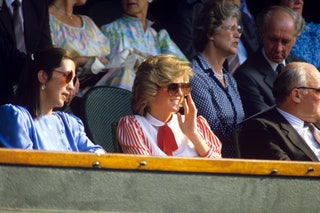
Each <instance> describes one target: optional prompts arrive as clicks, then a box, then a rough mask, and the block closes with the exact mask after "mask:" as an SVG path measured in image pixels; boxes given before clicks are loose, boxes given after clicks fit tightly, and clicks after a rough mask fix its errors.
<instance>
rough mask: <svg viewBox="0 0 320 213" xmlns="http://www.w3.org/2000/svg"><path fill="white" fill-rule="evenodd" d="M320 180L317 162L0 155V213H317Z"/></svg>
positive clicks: (33, 153) (17, 152) (29, 153)
mask: <svg viewBox="0 0 320 213" xmlns="http://www.w3.org/2000/svg"><path fill="white" fill-rule="evenodd" d="M319 177H320V164H319V163H314V162H284V161H261V160H244V159H218V160H210V159H203V158H177V157H148V156H137V155H126V154H104V155H96V154H90V153H74V152H73V153H64V152H45V151H26V150H17V149H0V212H38V213H47V212H99V213H102V212H186V213H189V212H190V213H193V212H240V213H241V212H261V211H262V212H270V213H275V212H276V213H277V212H302V211H304V212H318V211H319V206H320V205H319V201H318V200H320V195H319V191H320V185H319ZM307 195H308V196H309V195H310V196H311V195H312V196H313V198H312V199H306V196H307Z"/></svg>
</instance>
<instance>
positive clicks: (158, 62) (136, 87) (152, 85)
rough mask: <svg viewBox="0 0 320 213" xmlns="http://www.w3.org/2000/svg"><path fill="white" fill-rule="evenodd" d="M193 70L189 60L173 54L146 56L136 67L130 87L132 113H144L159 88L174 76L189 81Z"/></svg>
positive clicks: (165, 85)
mask: <svg viewBox="0 0 320 213" xmlns="http://www.w3.org/2000/svg"><path fill="white" fill-rule="evenodd" d="M192 75H193V71H192V69H191V67H190V64H189V62H185V61H182V60H180V59H178V58H177V57H176V56H173V55H166V54H160V55H157V56H151V57H149V58H147V59H146V60H145V61H144V62H143V63H142V64H141V65H140V66H139V68H138V70H137V73H136V78H135V80H134V83H133V88H132V100H131V108H132V111H133V113H134V114H138V115H142V116H144V115H146V113H147V112H148V110H149V105H150V104H149V103H150V102H151V101H153V99H154V97H155V96H156V94H157V92H158V90H159V88H161V87H167V86H168V85H169V84H170V83H172V81H173V80H174V79H176V78H179V77H182V78H183V80H184V82H189V79H190V77H191V76H192Z"/></svg>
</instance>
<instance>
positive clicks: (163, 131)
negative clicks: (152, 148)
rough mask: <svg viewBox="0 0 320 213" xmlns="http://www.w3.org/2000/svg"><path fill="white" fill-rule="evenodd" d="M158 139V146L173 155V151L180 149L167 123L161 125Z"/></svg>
mask: <svg viewBox="0 0 320 213" xmlns="http://www.w3.org/2000/svg"><path fill="white" fill-rule="evenodd" d="M157 140H158V146H159V147H160V149H161V150H162V151H163V152H164V153H166V154H167V155H170V156H172V152H173V151H175V150H176V149H178V146H177V142H176V140H175V139H174V135H173V132H172V130H171V129H170V127H168V125H167V124H165V125H163V126H160V127H159V131H158V135H157Z"/></svg>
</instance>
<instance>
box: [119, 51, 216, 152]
mask: <svg viewBox="0 0 320 213" xmlns="http://www.w3.org/2000/svg"><path fill="white" fill-rule="evenodd" d="M192 74H193V72H192V69H191V67H190V66H189V64H188V63H187V62H184V61H181V60H179V59H178V58H177V57H176V56H173V55H163V54H160V55H157V56H152V57H150V58H148V59H147V60H146V61H145V62H143V63H142V64H141V65H140V67H139V68H138V71H137V75H136V78H135V81H134V85H133V91H132V101H131V107H132V110H133V113H134V114H135V115H133V116H125V117H123V118H121V119H120V121H119V124H118V129H117V132H118V139H119V142H120V145H121V147H122V150H123V151H124V152H125V153H130V154H140V155H154V156H189V157H197V156H198V157H207V158H220V157H221V154H220V151H221V143H220V140H219V139H218V138H217V137H216V136H215V135H214V134H213V133H212V131H211V130H210V127H209V125H208V123H207V121H206V120H205V119H204V118H203V117H202V116H197V109H196V107H195V105H194V103H193V100H192V98H191V95H190V90H191V85H190V83H189V78H190V76H191V75H192ZM181 106H182V108H183V111H184V115H182V113H179V110H180V107H181Z"/></svg>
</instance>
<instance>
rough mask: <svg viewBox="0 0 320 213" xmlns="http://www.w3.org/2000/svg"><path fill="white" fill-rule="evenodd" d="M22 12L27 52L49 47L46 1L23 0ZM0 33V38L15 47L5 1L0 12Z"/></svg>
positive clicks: (49, 37) (11, 23)
mask: <svg viewBox="0 0 320 213" xmlns="http://www.w3.org/2000/svg"><path fill="white" fill-rule="evenodd" d="M22 12H23V19H24V37H25V42H26V48H27V51H28V52H34V51H35V50H37V49H42V48H45V47H49V46H51V45H52V44H51V36H50V27H49V12H48V0H41V1H39V0H23V1H22ZM0 32H1V36H5V37H6V39H7V41H10V42H12V43H13V45H14V46H16V39H15V35H14V29H13V21H12V15H11V12H10V9H9V8H8V7H7V4H6V3H5V1H3V5H2V8H1V10H0ZM1 51H3V50H1Z"/></svg>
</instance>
